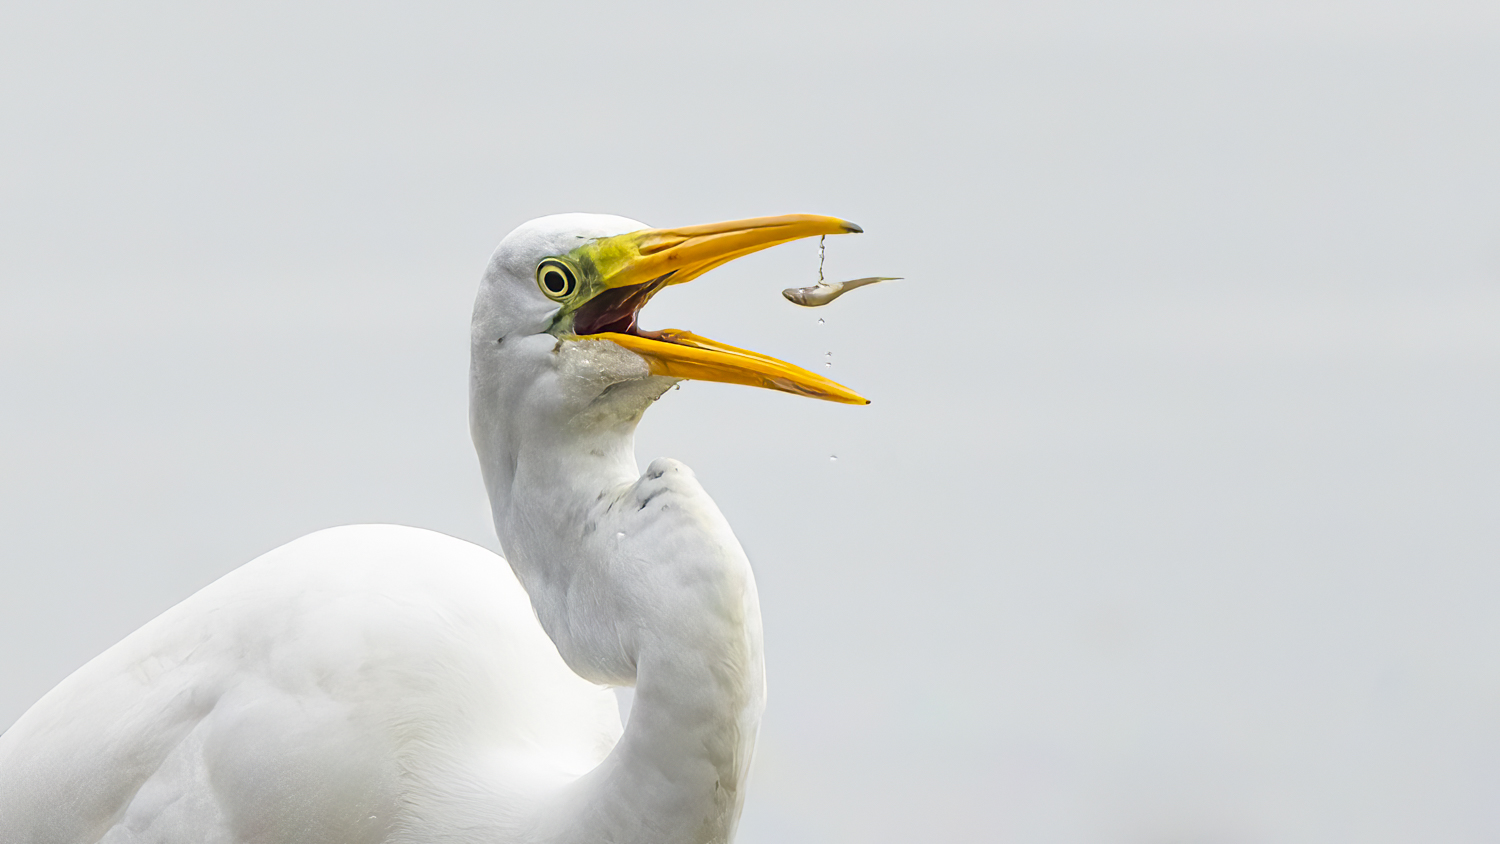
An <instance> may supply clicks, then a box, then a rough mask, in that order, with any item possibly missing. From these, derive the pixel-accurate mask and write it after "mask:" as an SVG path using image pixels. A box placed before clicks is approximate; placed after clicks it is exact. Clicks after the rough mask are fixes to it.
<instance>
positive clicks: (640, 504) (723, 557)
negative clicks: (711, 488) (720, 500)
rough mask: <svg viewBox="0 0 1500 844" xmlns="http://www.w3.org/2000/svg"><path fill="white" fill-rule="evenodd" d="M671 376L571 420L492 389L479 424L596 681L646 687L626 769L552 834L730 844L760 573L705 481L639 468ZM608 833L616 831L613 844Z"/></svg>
mask: <svg viewBox="0 0 1500 844" xmlns="http://www.w3.org/2000/svg"><path fill="white" fill-rule="evenodd" d="M670 383H671V382H661V381H660V379H648V380H643V381H641V382H635V383H633V384H624V385H617V388H616V389H612V390H610V391H607V394H606V395H604V396H603V397H601V398H600V399H599V401H598V402H597V403H596V404H595V405H591V406H590V410H589V412H588V413H586V414H583V415H581V416H579V417H577V418H575V419H573V420H570V421H569V422H568V423H566V424H558V425H551V424H540V423H539V422H538V421H537V420H535V419H522V418H518V417H516V416H515V415H514V414H516V413H522V412H525V410H524V408H526V407H529V406H532V405H527V404H525V403H521V402H514V403H512V402H507V401H506V399H507V398H512V397H510V396H506V395H504V392H505V391H504V390H503V389H501V390H498V391H496V392H492V393H490V394H488V395H485V394H484V391H480V390H476V393H475V395H474V396H473V401H474V402H475V407H474V408H472V413H473V429H474V437H475V444H476V447H477V449H478V451H479V455H480V461H481V465H482V467H483V471H484V475H485V483H486V487H487V488H488V491H489V495H490V502H491V507H492V509H493V511H494V517H495V526H496V530H497V532H498V534H499V536H500V540H501V544H502V546H503V547H504V549H505V552H506V556H507V558H508V559H509V561H510V564H511V566H512V568H514V569H515V572H516V575H517V577H518V578H519V579H520V580H521V583H522V584H523V585H524V586H525V588H526V590H527V592H528V594H529V595H530V597H531V600H532V605H533V606H534V607H535V609H536V611H537V616H538V618H539V619H540V620H541V623H542V626H543V628H544V629H545V630H546V631H547V634H548V635H549V636H550V637H551V638H552V640H553V642H554V643H555V644H556V645H557V647H558V651H559V653H560V654H561V655H562V657H563V659H564V660H566V661H567V663H568V665H569V666H571V667H572V668H573V670H574V671H575V672H577V673H578V674H579V675H580V676H582V677H584V678H586V679H589V680H592V681H594V682H598V683H603V684H612V685H625V686H635V689H636V692H635V701H634V705H633V708H632V711H631V715H630V722H629V724H628V725H627V726H626V729H625V733H624V735H623V736H622V738H621V739H620V742H619V743H618V744H617V745H616V747H615V749H614V751H613V752H612V753H611V754H610V756H609V758H608V759H607V760H605V762H604V763H603V764H601V765H600V766H599V767H598V768H596V769H595V770H594V771H592V772H590V773H589V774H587V775H585V776H584V777H583V778H581V779H580V780H578V781H577V782H576V783H574V784H573V785H572V786H570V787H569V788H568V789H567V791H566V793H563V794H560V795H559V796H558V797H557V800H556V802H554V803H553V804H552V805H551V806H550V808H549V809H548V810H546V811H545V812H544V816H543V817H541V818H539V819H538V823H539V825H540V827H539V828H540V830H541V831H543V832H544V837H545V838H546V839H548V840H557V841H598V840H613V841H617V842H626V841H641V842H647V841H649V842H655V844H669V843H670V842H684V844H685V843H686V842H710V841H712V842H727V841H729V840H730V839H731V838H732V837H733V832H734V827H735V824H736V822H737V820H738V816H739V811H740V806H741V802H742V799H743V794H744V790H743V789H744V780H745V776H746V774H747V773H748V768H749V762H750V755H751V752H752V750H753V747H754V742H755V735H756V731H757V729H758V726H759V722H760V715H761V711H762V708H763V705H764V698H765V680H764V667H763V662H762V651H761V621H760V607H759V602H758V599H757V596H756V590H755V581H754V578H753V576H752V574H751V571H750V567H749V563H748V561H747V560H746V558H745V555H744V552H743V550H741V548H740V546H739V543H738V541H737V540H736V539H735V538H734V535H733V533H732V532H731V531H730V529H729V526H728V524H727V522H725V520H724V518H723V516H722V515H721V514H720V513H719V511H718V509H717V507H715V506H714V504H713V502H712V500H711V499H709V498H708V496H707V495H706V494H705V493H704V492H703V490H702V488H701V487H700V486H699V485H698V483H697V481H696V479H694V478H693V476H692V473H691V472H690V471H688V470H687V469H686V467H684V466H682V465H681V464H679V463H676V461H669V460H658V461H656V462H655V463H653V464H652V465H651V466H650V467H649V468H648V470H647V471H646V473H645V474H643V475H642V474H638V471H637V468H636V464H635V458H634V454H633V437H634V430H635V425H636V423H637V422H638V421H639V419H640V414H641V413H642V412H643V411H644V409H645V407H647V406H649V405H650V403H651V401H653V400H654V399H655V398H656V397H657V396H659V395H660V393H661V391H662V390H663V389H665V388H666V387H667V386H670ZM606 833H607V834H606Z"/></svg>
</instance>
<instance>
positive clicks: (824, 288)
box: [781, 276, 900, 308]
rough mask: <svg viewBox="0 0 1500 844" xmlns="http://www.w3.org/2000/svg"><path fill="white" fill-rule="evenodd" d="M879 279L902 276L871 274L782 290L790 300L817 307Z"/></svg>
mask: <svg viewBox="0 0 1500 844" xmlns="http://www.w3.org/2000/svg"><path fill="white" fill-rule="evenodd" d="M877 281H900V277H899V276H898V277H895V278H891V277H887V276H871V277H870V278H855V279H850V280H849V281H829V282H819V283H817V284H814V285H813V286H812V287H788V288H787V289H785V290H783V291H781V295H783V296H785V297H786V300H787V301H788V302H791V303H792V304H794V305H801V306H802V307H804V308H816V307H818V306H820V305H826V304H828V303H829V302H832V301H833V300H834V299H837V298H838V297H840V296H842V295H844V294H845V293H848V292H849V291H850V290H853V289H854V288H856V287H864V286H865V285H866V284H874V283H875V282H877Z"/></svg>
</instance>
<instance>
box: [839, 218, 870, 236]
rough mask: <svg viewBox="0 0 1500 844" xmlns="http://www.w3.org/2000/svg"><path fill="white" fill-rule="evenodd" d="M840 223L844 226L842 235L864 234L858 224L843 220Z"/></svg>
mask: <svg viewBox="0 0 1500 844" xmlns="http://www.w3.org/2000/svg"><path fill="white" fill-rule="evenodd" d="M842 222H843V224H844V233H845V234H864V233H865V230H864V229H862V228H860V227H859V224H858V223H851V222H849V221H848V220H843V221H842Z"/></svg>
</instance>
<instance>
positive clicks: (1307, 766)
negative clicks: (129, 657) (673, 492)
mask: <svg viewBox="0 0 1500 844" xmlns="http://www.w3.org/2000/svg"><path fill="white" fill-rule="evenodd" d="M1497 48H1500V6H1497V5H1496V4H1494V3H1493V2H1484V3H1477V2H1476V3H1458V2H1438V1H1437V0H1427V2H1415V1H1413V2H1352V0H1351V2H1323V1H1321V0H1303V2H1290V0H1288V2H1263V3H1249V2H1227V3H1215V4H1206V3H1197V4H1189V3H1182V2H1165V1H1164V0H1162V1H1161V2H1116V3H1104V2H1080V0H1068V1H1067V2H1054V3H1034V4H1026V5H1023V4H1018V3H1008V2H985V3H972V4H967V5H966V4H955V3H945V2H924V3H911V4H903V5H895V4H879V3H856V2H847V3H834V2H824V0H804V2H795V3H794V2H757V3H746V4H737V5H732V4H692V3H685V2H684V3H675V4H648V3H632V4H626V3H608V4H605V3H588V2H578V3H571V4H562V3H550V4H544V3H534V4H527V5H524V6H523V5H521V4H513V3H467V4H466V3H434V4H417V3H392V2H376V3H365V4H354V3H347V4H334V3H328V2H298V3H256V4H239V5H238V6H237V7H236V6H231V5H227V4H201V3H133V4H103V3H96V4H81V3H48V4H40V3H32V4H22V3H17V2H12V3H7V4H6V5H5V12H4V24H3V26H0V78H3V79H4V82H3V84H0V122H3V129H4V131H3V132H0V727H3V726H4V725H7V724H9V723H11V722H12V721H13V720H14V719H15V718H16V717H18V716H19V715H20V714H21V713H22V712H23V711H24V710H25V709H26V707H27V706H29V705H30V704H31V703H32V702H33V701H34V700H35V699H36V698H37V697H39V696H40V695H41V694H43V693H44V692H45V691H46V690H47V689H48V688H50V687H51V686H52V685H53V684H55V683H56V682H57V681H59V680H61V679H62V678H63V677H64V676H66V675H67V673H68V672H70V671H71V670H73V669H74V668H76V667H77V666H78V665H80V664H82V663H83V662H84V661H86V660H87V659H89V658H90V657H92V656H93V655H94V654H96V653H98V652H99V651H101V650H103V649H104V648H106V647H108V646H109V645H110V644H112V643H113V642H115V641H116V640H118V639H119V638H120V637H122V636H124V635H126V634H127V633H129V632H130V631H131V630H133V629H134V628H136V627H137V626H139V625H140V624H142V623H143V622H145V621H146V620H148V619H150V618H151V617H152V616H154V615H155V614H157V613H158V612H160V611H162V610H163V609H165V608H167V607H168V606H170V605H171V604H173V603H174V602H176V601H178V600H180V599H181V598H183V597H185V596H186V595H188V594H190V593H191V592H192V591H193V590H195V589H197V588H199V587H201V586H202V585H204V584H207V583H209V582H210V581H212V580H213V579H214V578H216V577H218V576H220V575H221V574H223V573H224V572H226V571H228V570H230V569H231V568H233V567H234V566H236V565H239V564H240V563H243V562H245V561H246V560H248V559H250V558H252V557H254V556H255V555H257V554H259V553H261V552H263V551H265V550H268V549H270V548H272V547H274V546H276V545H279V544H281V543H283V542H286V541H288V540H291V539H293V538H295V537H297V536H298V535H300V534H303V533H306V532H308V531H311V530H315V529H317V528H320V527H325V526H328V525H334V524H340V523H349V522H369V521H390V522H400V523H405V524H412V525H420V526H424V527H429V528H434V529H437V530H441V531H446V532H448V533H451V534H454V535H456V536H460V537H464V538H467V539H472V540H474V541H476V542H480V543H482V544H485V545H488V546H490V547H497V543H496V541H495V538H494V535H493V532H492V529H491V527H490V526H489V524H488V522H487V516H486V511H485V505H484V503H483V493H482V489H481V486H480V483H479V476H478V472H477V470H476V465H475V460H474V456H473V452H472V449H471V446H470V444H469V441H468V432H467V419H466V411H465V403H466V399H467V397H466V392H465V391H466V377H467V366H468V364H467V354H468V351H467V324H468V318H469V307H470V303H471V301H472V295H473V291H474V288H475V284H476V282H477V280H478V277H479V273H480V272H481V270H482V268H483V267H484V264H485V261H486V258H487V257H488V255H489V253H490V250H491V249H492V248H493V246H494V244H495V243H496V242H497V241H498V240H499V238H500V237H501V236H502V235H504V234H505V232H506V231H508V230H509V229H510V228H511V227H513V226H515V225H516V224H518V223H520V222H522V221H524V220H526V219H528V218H530V217H533V216H537V215H540V214H545V213H552V212H558V211H573V210H579V211H599V212H607V213H615V214H623V215H628V216H632V217H636V218H638V219H641V220H645V221H646V222H648V223H651V224H653V225H674V224H691V223H699V222H708V221H714V220H722V219H732V218H737V217H745V216H752V215H760V214H778V213H788V212H815V213H823V214H833V215H837V216H841V217H845V218H847V219H851V220H854V221H856V222H858V223H860V224H862V225H863V226H864V227H865V229H866V231H867V232H868V233H867V234H865V235H863V236H859V237H842V238H832V239H830V240H829V242H828V258H827V270H828V272H829V274H830V275H831V276H832V277H834V278H849V277H855V276H864V275H899V276H905V277H906V278H907V280H906V281H900V282H893V283H890V284H886V285H881V286H878V287H874V288H870V289H867V290H861V291H859V292H857V293H854V294H852V295H850V296H847V297H845V298H843V299H841V300H839V301H838V302H836V303H834V304H833V305H832V306H829V307H827V308H824V309H822V310H820V311H808V310H802V309H798V308H795V307H793V306H791V305H789V304H787V303H785V302H784V301H782V300H781V298H780V296H779V295H778V294H777V291H779V290H780V289H781V288H782V287H786V286H789V285H802V284H808V283H811V281H812V280H813V279H815V278H816V271H817V257H816V256H817V249H816V244H815V243H813V242H804V243H798V244H793V245H789V246H785V247H781V248H778V249H775V250H772V251H770V252H766V253H762V254H759V255H756V256H752V257H750V258H747V259H745V260H743V261H739V262H736V263H734V264H732V265H730V266H728V267H725V268H724V269H722V270H718V271H716V272H714V273H713V274H712V275H710V276H709V277H707V278H705V279H703V280H702V281H700V282H697V283H695V284H693V285H689V286H687V287H685V288H674V289H672V290H671V291H668V293H667V294H664V295H663V296H662V297H661V298H660V299H659V300H658V301H657V302H654V303H653V304H652V305H651V306H650V307H649V308H648V309H647V311H646V314H645V318H644V322H645V324H646V325H647V326H649V327H667V326H671V327H680V328H689V329H692V330H694V331H697V332H699V333H702V334H705V335H707V336H710V337H714V338H716V339H720V340H723V341H725V342H729V343H733V344H736V345H742V346H747V347H750V348H754V349H756V350H759V351H764V352H767V353H770V354H775V355H778V356H782V357H785V358H787V359H789V360H792V361H794V362H797V363H800V364H803V365H805V366H811V367H822V366H823V364H824V363H825V362H828V361H831V362H832V363H833V366H832V367H824V368H825V369H826V371H827V372H828V373H829V374H830V375H832V376H833V377H835V378H838V379H840V380H842V381H844V382H845V383H847V384H848V385H850V386H851V387H853V388H855V389H857V390H859V391H861V392H863V393H864V394H865V395H867V396H869V397H870V398H872V399H873V400H874V404H873V405H871V406H870V407H867V408H853V407H845V406H838V405H832V404H826V403H820V402H814V401H810V400H804V399H798V398H793V397H790V396H786V395H780V394H775V393H771V392H768V391H762V390H752V389H747V388H740V387H730V386H725V385H717V384H686V385H684V386H683V389H682V390H681V391H678V392H672V393H670V394H668V395H667V396H666V397H665V398H664V399H663V401H662V402H661V403H660V404H659V405H658V406H657V407H655V408H654V409H653V410H652V411H651V412H650V413H649V414H648V415H647V417H646V419H645V421H644V423H643V424H642V426H641V430H640V436H639V440H638V453H639V456H640V458H641V460H642V462H643V464H644V462H645V461H648V460H650V459H652V458H654V457H657V456H673V457H677V458H680V459H682V460H684V461H686V462H687V463H688V464H689V465H691V466H693V467H694V468H695V469H696V471H697V472H698V474H699V476H700V478H701V479H702V480H703V482H704V484H705V485H706V487H707V488H708V490H709V491H710V493H712V494H713V495H714V496H715V497H716V499H717V500H718V502H719V504H720V506H721V507H722V509H723V510H724V511H725V513H726V514H727V515H728V517H729V520H730V522H731V523H732V524H733V525H734V526H735V529H736V531H737V532H738V534H739V536H740V538H741V540H742V541H743V543H744V545H745V547H746V548H747V550H748V551H749V552H750V555H751V559H752V561H753V562H754V564H755V565H756V569H757V575H758V577H759V580H760V587H761V595H762V601H763V603H764V610H765V624H766V635H767V650H768V671H769V680H770V690H771V698H770V709H769V712H768V714H767V718H766V721H765V725H764V729H763V732H762V739H761V744H760V750H759V754H758V757H757V760H756V767H755V771H754V774H753V777H752V780H751V787H750V793H749V797H748V801H747V808H746V810H745V815H744V821H743V825H742V832H741V836H740V841H741V842H743V844H770V842H776V844H803V843H804V842H806V843H807V844H812V842H820V843H821V842H841V841H860V842H871V844H877V843H878V842H912V841H964V842H979V841H995V842H1027V843H1028V844H1029V843H1030V842H1037V844H1054V842H1064V843H1065V844H1072V842H1077V844H1097V843H1098V842H1106V844H1114V843H1115V842H1119V844H1251V842H1274V843H1275V844H1281V843H1282V842H1287V843H1288V844H1290V842H1306V843H1307V844H1315V842H1316V844H1325V842H1336V841H1342V842H1353V841H1358V842H1362V844H1378V842H1436V841H1442V842H1459V843H1462V842H1493V841H1495V840H1497V839H1500V444H1497V443H1500V436H1497V432H1500V379H1497V376H1500V154H1497V152H1500V52H1497ZM819 316H821V317H823V318H825V319H826V320H827V322H826V324H824V325H822V326H819V325H817V323H816V319H817V317H819ZM828 352H831V353H832V354H831V355H828V354H827V353H828ZM834 455H836V456H837V458H838V459H837V460H836V461H835V460H832V459H831V457H832V456H834Z"/></svg>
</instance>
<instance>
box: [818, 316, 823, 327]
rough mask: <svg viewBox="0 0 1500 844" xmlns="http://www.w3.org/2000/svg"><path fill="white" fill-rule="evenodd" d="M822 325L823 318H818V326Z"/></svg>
mask: <svg viewBox="0 0 1500 844" xmlns="http://www.w3.org/2000/svg"><path fill="white" fill-rule="evenodd" d="M822 324H823V318H822V317H818V325H822Z"/></svg>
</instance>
